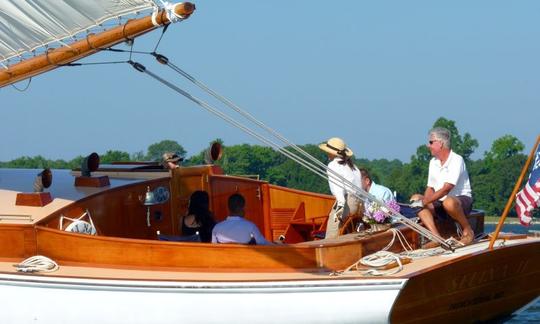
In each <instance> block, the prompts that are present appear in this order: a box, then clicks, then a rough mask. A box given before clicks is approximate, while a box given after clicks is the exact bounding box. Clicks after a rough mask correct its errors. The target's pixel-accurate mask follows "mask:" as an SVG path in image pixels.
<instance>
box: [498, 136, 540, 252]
mask: <svg viewBox="0 0 540 324" xmlns="http://www.w3.org/2000/svg"><path fill="white" fill-rule="evenodd" d="M538 144H540V135H538V137H537V138H536V143H535V144H534V145H533V147H532V150H531V153H530V154H529V158H528V159H527V162H525V165H524V166H523V169H522V170H521V174H520V176H519V179H518V181H517V182H516V185H515V186H514V190H513V191H512V194H511V195H510V197H508V202H507V203H506V206H505V207H504V211H503V214H502V215H501V218H500V219H499V223H498V224H497V228H496V229H495V233H494V234H493V235H492V236H491V240H490V241H489V249H490V250H491V251H492V250H493V245H494V244H495V240H497V237H498V236H499V232H500V231H501V229H502V226H503V224H504V221H505V220H506V216H507V215H508V212H509V211H510V207H511V206H512V203H513V202H514V199H515V198H516V193H517V191H518V190H519V188H520V187H521V183H522V182H523V177H525V173H526V172H527V170H528V169H529V165H531V161H532V158H533V156H534V153H535V152H536V148H537V147H538Z"/></svg>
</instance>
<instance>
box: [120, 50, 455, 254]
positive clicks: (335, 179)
mask: <svg viewBox="0 0 540 324" xmlns="http://www.w3.org/2000/svg"><path fill="white" fill-rule="evenodd" d="M158 57H159V58H161V59H162V60H164V58H165V57H163V56H157V57H156V58H158ZM165 59H166V58H165ZM166 61H168V60H166ZM128 63H129V64H131V65H132V66H133V67H134V68H135V69H136V70H138V71H139V72H143V73H145V74H147V75H149V76H150V77H152V78H154V79H155V80H157V81H159V82H161V83H162V84H164V85H165V86H167V87H169V88H171V89H172V90H174V91H176V92H178V93H179V94H181V95H183V96H184V97H186V98H187V99H189V100H191V101H193V102H194V103H196V104H197V105H199V106H201V107H203V108H204V109H206V110H207V111H209V112H211V113H213V114H215V115H217V116H218V117H220V118H222V119H223V120H225V121H227V122H228V123H230V124H231V125H233V126H235V127H237V128H239V129H241V130H243V131H244V132H246V133H247V134H249V135H251V136H253V137H255V138H256V139H258V140H259V141H261V142H263V143H265V144H267V145H269V146H271V147H273V148H275V149H276V150H278V151H279V152H280V153H282V154H284V155H285V156H287V157H289V158H290V159H292V160H294V161H295V162H297V163H299V164H300V165H302V166H304V167H306V168H307V169H309V170H310V171H312V172H314V173H315V174H317V175H319V176H321V177H322V178H325V179H327V180H328V181H330V182H332V183H334V184H337V185H341V186H343V187H345V188H347V189H349V190H350V191H352V193H353V194H355V195H356V196H357V197H359V198H360V199H362V200H367V201H375V202H377V203H379V204H380V205H381V206H383V207H386V205H385V204H384V203H383V202H382V201H380V200H379V199H378V198H376V197H374V196H373V195H371V194H369V193H368V192H366V191H364V190H363V189H362V188H359V187H358V186H355V185H354V184H352V183H351V182H350V181H348V180H346V179H345V178H343V177H342V176H341V175H339V174H336V173H334V174H332V173H331V172H329V171H331V170H329V169H328V168H327V167H326V165H324V164H322V162H320V161H318V160H317V159H315V158H314V157H313V156H311V155H309V154H308V153H307V152H305V151H303V150H301V149H300V148H298V147H297V146H296V145H294V146H296V147H297V148H298V150H300V151H302V152H303V153H304V154H307V155H309V157H310V158H309V159H310V160H313V159H314V160H316V161H317V162H318V163H316V165H315V166H314V165H313V164H310V163H308V162H306V161H305V160H303V159H301V158H300V157H298V156H297V155H296V154H294V153H293V152H290V151H289V150H287V149H285V148H283V147H281V146H280V145H278V144H276V143H274V142H273V141H271V140H269V139H266V138H265V137H263V136H262V135H260V134H258V133H257V132H255V131H253V130H251V129H250V128H248V127H246V126H244V125H243V124H241V123H239V122H237V121H236V120H234V119H233V118H231V117H229V116H228V115H226V114H224V113H223V112H221V111H219V110H217V109H215V108H213V107H212V106H211V105H209V104H208V103H206V102H204V101H202V100H200V99H198V98H196V97H194V96H192V95H191V94H189V93H188V92H186V91H184V90H182V89H180V88H179V87H177V86H176V85H174V84H172V83H171V82H169V81H167V80H165V79H163V78H161V77H159V76H158V75H156V74H154V73H153V72H151V71H149V70H148V69H146V67H145V66H144V65H142V64H140V63H137V62H133V61H129V62H128ZM160 63H161V62H160ZM167 65H168V64H167ZM179 73H180V72H179ZM188 75H189V74H188ZM191 78H192V79H193V80H195V79H194V78H193V77H191ZM196 84H197V83H196ZM204 87H206V86H204ZM206 88H207V87H206ZM208 90H210V89H209V88H208ZM210 91H211V90H210ZM211 92H212V93H215V92H213V91H211ZM216 95H217V93H216ZM217 96H218V97H219V98H221V99H220V101H221V100H222V99H225V98H223V97H221V96H219V95H217ZM225 101H226V102H230V101H228V100H227V99H225ZM222 102H223V101H222ZM230 103H231V105H232V106H234V107H235V108H233V109H234V110H235V111H236V110H239V111H238V113H240V114H242V115H243V116H247V117H246V118H248V119H250V120H251V121H253V122H254V123H256V124H257V125H263V126H260V127H262V128H264V129H266V130H270V128H269V127H267V126H266V125H264V124H263V123H261V122H259V121H258V120H256V119H255V118H254V117H253V116H251V115H250V114H249V113H247V112H244V111H242V110H241V109H240V108H239V107H238V106H236V105H234V104H232V102H230ZM227 105H228V106H230V105H229V104H227ZM270 131H271V132H273V133H274V134H277V132H275V131H273V130H270ZM275 136H276V137H278V138H279V139H281V140H282V141H284V142H285V143H290V142H289V141H287V140H286V139H285V138H284V137H283V136H281V135H279V134H277V135H275ZM291 146H293V145H291ZM294 146H293V147H294ZM321 164H322V166H324V169H325V170H326V172H324V171H323V170H322V168H321ZM317 166H319V168H317ZM383 212H384V213H385V214H387V215H388V216H390V217H391V218H393V219H395V220H397V221H398V222H400V223H402V224H404V225H406V226H408V227H410V228H412V229H413V230H415V231H416V232H418V233H419V234H421V235H423V236H426V237H427V238H429V239H431V240H434V241H437V242H438V243H439V244H441V245H442V246H443V247H445V248H447V249H449V250H453V247H452V246H450V245H448V244H447V243H446V242H445V241H444V239H442V238H441V237H439V236H437V235H435V234H433V233H432V232H431V231H429V230H427V229H426V228H424V227H422V226H420V225H419V224H416V223H415V222H413V221H411V220H409V219H407V218H406V217H405V216H403V215H401V214H399V213H398V212H396V211H394V210H392V209H390V208H388V207H387V208H383Z"/></svg>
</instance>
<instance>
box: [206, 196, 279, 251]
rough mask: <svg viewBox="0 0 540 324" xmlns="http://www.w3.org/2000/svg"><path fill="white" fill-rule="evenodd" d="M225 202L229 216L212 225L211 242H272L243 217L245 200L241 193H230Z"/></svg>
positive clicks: (259, 243) (263, 243)
mask: <svg viewBox="0 0 540 324" xmlns="http://www.w3.org/2000/svg"><path fill="white" fill-rule="evenodd" d="M227 203H228V207H229V213H230V216H228V217H227V219H225V220H224V221H222V222H220V223H218V224H217V225H216V226H214V229H213V230H212V243H239V244H257V245H269V244H272V243H270V242H268V241H267V240H266V239H265V238H264V236H263V235H262V234H261V232H260V231H259V229H258V228H257V225H255V224H254V223H252V222H250V221H248V220H246V219H244V213H245V212H244V207H245V205H246V200H245V199H244V197H243V196H242V195H240V194H233V195H231V196H230V197H229V200H228V202H227Z"/></svg>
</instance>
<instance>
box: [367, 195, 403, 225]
mask: <svg viewBox="0 0 540 324" xmlns="http://www.w3.org/2000/svg"><path fill="white" fill-rule="evenodd" d="M388 209H392V210H393V211H395V212H397V213H399V211H400V209H401V208H400V206H399V204H398V203H397V201H395V200H390V201H389V202H387V203H386V206H381V205H380V204H378V203H376V202H374V201H372V202H370V203H367V204H366V211H365V216H364V218H363V220H364V222H366V223H368V224H384V223H389V222H390V217H389V216H388V213H389V210H388ZM385 211H386V212H385Z"/></svg>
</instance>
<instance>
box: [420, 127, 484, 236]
mask: <svg viewBox="0 0 540 324" xmlns="http://www.w3.org/2000/svg"><path fill="white" fill-rule="evenodd" d="M450 138H451V137H450V131H449V130H447V129H446V128H442V127H437V128H434V129H432V130H431V131H430V132H429V140H428V148H429V150H430V152H431V155H433V158H432V159H431V161H430V162H429V175H428V182H427V187H426V190H425V192H424V195H420V194H415V195H413V196H412V197H411V202H412V203H411V207H420V208H422V209H421V210H420V212H418V216H419V217H420V219H421V220H422V222H423V223H424V225H425V226H426V227H427V228H428V229H429V230H430V231H431V232H433V233H434V234H436V235H439V236H440V233H439V231H438V230H437V226H436V225H435V221H434V218H433V216H434V215H435V214H436V213H446V214H447V215H449V216H450V217H452V218H453V219H454V220H455V221H457V222H458V223H459V225H461V228H462V230H463V235H462V237H461V240H460V242H461V243H463V244H465V245H466V244H470V243H471V242H472V241H473V240H474V231H473V230H472V228H471V225H470V224H469V222H468V221H467V218H466V215H468V214H469V213H470V212H471V209H472V202H473V199H472V190H471V184H470V181H469V174H468V173H467V168H466V166H465V162H464V161H463V158H462V157H461V156H460V155H458V154H456V153H454V152H453V151H452V150H451V148H450V147H451V146H450V144H451V143H450Z"/></svg>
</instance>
